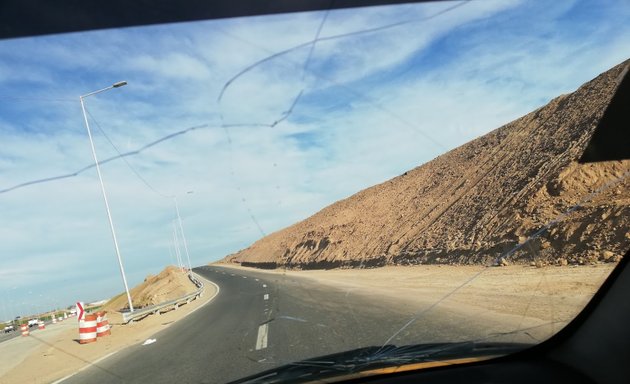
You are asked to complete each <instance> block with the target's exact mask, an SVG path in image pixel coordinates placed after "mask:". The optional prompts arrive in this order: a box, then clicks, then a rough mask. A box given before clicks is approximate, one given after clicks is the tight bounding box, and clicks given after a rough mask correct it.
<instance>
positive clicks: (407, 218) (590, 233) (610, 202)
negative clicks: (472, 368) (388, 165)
mask: <svg viewBox="0 0 630 384" xmlns="http://www.w3.org/2000/svg"><path fill="white" fill-rule="evenodd" d="M629 63H630V61H626V62H625V63H622V64H620V65H618V66H616V67H614V68H612V69H610V70H609V71H607V72H605V73H603V74H601V75H599V76H598V77H597V78H595V79H594V80H592V81H590V82H588V83H586V84H584V85H583V86H581V87H580V88H579V89H578V90H577V91H575V92H573V93H571V94H568V95H562V96H559V97H557V98H556V99H554V100H552V101H551V102H550V103H549V104H547V105H546V106H544V107H542V108H539V109H538V110H535V111H533V112H531V113H529V114H527V115H525V116H523V117H521V118H519V119H517V120H515V121H513V122H511V123H509V124H507V125H505V126H503V127H501V128H498V129H496V130H494V131H492V132H490V133H488V134H487V135H485V136H482V137H480V138H478V139H476V140H473V141H471V142H469V143H467V144H465V145H463V146H461V147H459V148H456V149H454V150H452V151H450V152H448V153H446V154H444V155H442V156H439V157H437V158H435V159H434V160H432V161H430V162H428V163H426V164H424V165H422V166H419V167H417V168H415V169H413V170H410V171H408V172H405V173H404V174H403V175H401V176H398V177H395V178H393V179H391V180H389V181H387V182H385V183H382V184H379V185H376V186H373V187H371V188H368V189H365V190H363V191H361V192H359V193H357V194H355V195H353V196H351V197H349V198H347V199H344V200H341V201H339V202H337V203H334V204H332V205H330V206H328V207H326V208H324V209H323V210H321V211H320V212H318V213H316V214H315V215H313V216H311V217H309V218H307V219H306V220H303V221H301V222H299V223H297V224H294V225H292V226H290V227H288V228H286V229H283V230H281V231H278V232H275V233H273V234H271V235H269V236H266V237H264V238H262V239H261V240H259V241H257V242H255V243H254V244H252V245H251V246H250V247H249V248H247V249H244V250H241V251H239V252H237V253H235V254H233V255H230V256H228V257H226V259H224V260H225V261H227V262H236V263H242V264H243V265H249V266H256V267H260V268H276V267H288V268H303V269H313V268H338V267H362V268H365V267H375V266H381V265H386V264H401V265H409V264H423V263H449V264H452V263H456V264H474V263H489V262H492V260H495V261H496V260H501V259H499V258H500V257H502V256H503V262H504V263H507V262H509V263H514V262H516V263H527V264H530V263H539V264H541V265H544V264H560V265H565V264H566V263H569V264H586V263H590V262H594V261H612V260H618V259H619V257H620V255H622V254H623V253H624V252H625V251H626V250H627V248H628V247H630V235H629V234H628V233H629V229H630V226H629V224H630V188H629V186H630V182H629V180H628V179H629V178H628V177H626V178H623V177H624V176H628V172H630V161H612V162H604V163H596V164H586V165H581V164H578V163H577V162H576V160H577V159H578V158H579V157H580V155H581V154H582V152H583V150H584V148H585V146H586V144H587V142H588V140H589V138H590V136H591V134H592V133H593V130H594V129H595V127H596V125H597V122H598V121H599V119H600V118H601V116H602V115H603V113H604V110H605V108H606V106H607V104H608V103H609V101H610V99H611V97H612V95H613V93H614V91H615V88H616V86H617V84H618V82H619V81H620V80H621V78H620V75H621V74H622V71H623V69H624V68H625V66H626V65H628V64H629ZM619 178H622V179H621V180H622V181H621V182H617V183H616V184H614V185H612V186H610V185H609V184H610V183H611V182H613V181H614V180H616V179H617V180H618V179H619ZM607 185H608V186H607ZM601 188H604V189H603V190H602V191H600V192H598V193H594V194H592V192H594V191H597V190H598V189H601ZM576 205H579V206H578V207H575V206H576ZM574 207H575V208H574ZM567 212H568V213H567ZM565 213H566V214H565ZM550 223H553V224H552V225H550V226H549V227H548V229H546V230H543V231H540V233H539V234H538V235H537V236H535V238H533V239H530V237H531V235H533V234H535V233H537V232H539V230H540V229H541V228H543V227H545V226H546V225H548V224H550Z"/></svg>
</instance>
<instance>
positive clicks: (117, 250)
mask: <svg viewBox="0 0 630 384" xmlns="http://www.w3.org/2000/svg"><path fill="white" fill-rule="evenodd" d="M126 84H127V82H126V81H120V82H118V83H115V84H113V85H110V86H109V87H107V88H103V89H99V90H98V91H94V92H90V93H88V94H85V95H83V96H81V97H79V99H80V100H81V110H82V111H83V119H84V120H85V128H86V129H87V133H88V137H89V139H90V147H91V148H92V156H93V157H94V165H95V166H96V173H97V174H98V180H99V182H100V184H101V192H102V193H103V201H105V210H106V211H107V220H108V221H109V228H110V230H111V232H112V238H113V239H114V249H115V250H116V256H117V257H118V266H119V267H120V275H121V276H122V280H123V284H124V285H125V292H126V293H127V301H128V302H129V310H130V311H131V312H133V304H132V302H131V294H129V286H128V285H127V278H126V277H125V269H124V268H123V264H122V258H121V257H120V249H119V248H118V240H117V238H116V230H115V229H114V222H113V220H112V214H111V211H110V209H109V202H108V201H107V193H105V184H104V183H103V176H102V175H101V167H100V166H99V164H98V159H97V158H96V150H95V149H94V141H93V140H92V131H91V130H90V123H89V122H88V118H87V113H86V112H85V103H84V101H83V99H84V98H86V97H88V96H92V95H95V94H97V93H100V92H104V91H108V90H110V89H113V88H118V87H122V86H123V85H126Z"/></svg>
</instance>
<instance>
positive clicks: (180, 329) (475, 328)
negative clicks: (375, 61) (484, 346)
mask: <svg viewBox="0 0 630 384" xmlns="http://www.w3.org/2000/svg"><path fill="white" fill-rule="evenodd" d="M195 272H196V273H198V274H200V275H202V276H203V277H205V278H207V279H208V280H211V281H213V282H214V283H216V284H217V285H218V286H219V287H220V292H219V294H218V295H217V297H216V298H215V299H214V300H213V301H212V302H210V303H208V304H206V305H205V306H204V307H201V308H200V309H199V310H197V311H196V312H194V313H192V314H190V315H189V316H187V317H186V318H184V319H182V320H180V321H178V322H177V323H175V324H173V325H172V326H171V327H169V328H167V329H165V330H163V331H161V332H159V333H157V334H156V335H155V336H153V338H155V339H156V342H154V343H152V344H149V345H136V346H132V347H130V348H127V349H125V350H123V351H121V352H118V353H117V354H115V355H113V356H111V357H109V358H107V359H105V360H103V361H101V362H98V363H97V364H96V365H93V366H91V367H90V368H87V369H85V370H83V371H81V372H79V373H78V374H76V375H74V376H72V377H70V378H69V379H67V380H65V381H64V384H71V383H224V382H228V381H232V380H236V379H239V378H242V377H244V376H247V375H251V374H254V373H258V372H261V371H263V370H266V369H270V368H273V367H276V366H280V365H284V364H288V363H291V362H296V361H299V360H303V359H306V358H311V357H317V356H322V355H326V354H330V353H335V352H341V351H346V350H351V349H355V348H359V347H366V346H373V345H379V346H380V345H382V344H383V343H384V342H385V341H386V340H388V339H389V338H390V337H391V336H392V335H394V334H395V333H396V332H397V331H399V330H400V329H401V327H402V326H404V325H405V324H407V323H408V322H409V320H410V319H411V318H413V317H414V315H417V314H418V313H419V312H421V311H422V310H423V308H421V307H420V308H409V307H405V306H403V305H400V304H397V303H393V302H389V301H386V300H384V299H381V300H377V299H375V298H372V297H370V296H369V292H355V291H347V290H340V289H335V288H331V287H326V286H320V285H318V284H317V283H315V282H313V281H312V280H309V279H305V278H296V277H289V276H285V275H271V274H266V273H258V272H251V271H243V270H235V269H228V268H220V267H200V268H197V269H195ZM493 327H494V326H493V324H491V323H488V320H487V319H486V320H484V321H483V322H478V323H475V322H474V321H471V320H470V317H469V316H464V315H462V314H458V313H455V312H452V311H446V310H440V309H439V308H436V309H433V310H431V311H430V312H429V313H428V314H427V315H423V316H422V317H421V319H419V320H418V321H415V322H413V324H411V325H410V326H408V327H407V328H405V329H404V331H402V332H400V333H399V334H398V336H397V337H395V338H394V339H392V341H391V343H394V344H397V345H401V344H413V343H421V342H433V341H461V340H463V339H470V338H471V337H483V336H484V335H487V334H488V331H489V330H491V329H493Z"/></svg>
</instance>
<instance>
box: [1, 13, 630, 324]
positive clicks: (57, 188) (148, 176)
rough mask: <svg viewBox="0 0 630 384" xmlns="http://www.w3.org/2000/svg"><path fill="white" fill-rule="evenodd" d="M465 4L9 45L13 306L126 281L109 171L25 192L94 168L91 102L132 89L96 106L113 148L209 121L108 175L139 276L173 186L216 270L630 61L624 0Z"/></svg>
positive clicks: (5, 196)
mask: <svg viewBox="0 0 630 384" xmlns="http://www.w3.org/2000/svg"><path fill="white" fill-rule="evenodd" d="M459 4H460V3H457V2H446V3H444V2H442V3H439V4H424V5H413V4H411V5H401V6H393V7H376V8H369V9H359V10H357V9H354V10H341V11H335V12H330V13H328V14H327V13H325V12H315V13H304V14H292V15H276V16H271V17H256V18H246V19H230V20H223V21H208V22H195V23H180V24H175V25H161V26H151V27H140V28H127V29H120V30H103V31H94V32H88V33H72V34H64V35H54V36H44V37H37V38H26V39H13V40H6V41H1V42H0V140H1V142H2V147H1V148H0V191H3V192H2V193H0V212H2V231H1V232H0V262H1V265H2V267H0V303H1V304H2V306H0V318H8V317H13V316H15V315H17V314H25V313H29V312H34V311H38V310H43V309H46V308H49V307H50V305H51V304H52V305H55V306H60V305H69V304H71V303H73V302H75V301H77V300H83V301H93V300H99V299H104V298H107V297H110V296H112V295H115V294H117V293H119V292H120V291H121V290H122V283H121V279H120V275H119V272H118V267H117V263H116V259H115V254H114V250H113V245H112V242H111V235H110V233H109V229H108V226H107V221H106V216H105V211H104V206H103V202H102V200H101V195H100V190H99V186H98V180H97V177H96V172H95V170H94V168H89V169H87V170H85V171H84V172H82V173H80V174H78V175H76V176H72V177H67V178H63V179H60V180H56V181H50V182H45V183H35V184H31V185H27V186H24V187H20V188H14V189H12V188H13V187H15V186H18V185H20V184H22V183H27V182H29V181H37V180H40V179H44V178H50V177H55V176H60V175H67V174H72V173H74V172H76V171H77V170H79V169H82V168H84V167H86V166H89V165H90V164H92V162H93V161H92V159H91V153H90V150H89V143H88V139H87V135H86V131H85V126H84V123H83V118H82V114H81V108H80V104H79V99H78V97H79V95H82V94H86V93H88V92H91V91H93V90H96V89H100V88H103V87H106V86H108V85H110V84H112V83H114V82H116V81H120V80H126V81H128V82H129V85H127V86H125V87H122V88H119V89H114V90H111V91H107V92H105V93H102V94H99V95H96V96H93V97H89V98H87V99H86V103H87V104H86V105H87V109H88V111H89V114H90V123H91V126H92V130H93V133H94V136H95V144H96V149H97V152H98V155H99V158H100V159H101V160H103V159H106V158H109V157H113V156H116V155H117V151H120V152H123V153H124V152H129V151H134V150H137V149H139V148H141V147H143V146H145V145H146V144H148V143H151V142H154V141H156V140H159V139H160V138H163V137H165V136H168V135H171V134H173V133H176V132H178V131H185V130H187V129H189V128H192V127H198V128H197V129H192V130H188V131H186V133H184V134H181V135H176V136H174V137H172V138H171V139H169V140H165V141H162V142H160V143H158V144H156V145H154V146H151V147H149V148H147V149H145V150H144V151H142V152H140V153H139V154H137V155H133V156H128V157H125V160H126V162H125V161H123V160H122V159H117V160H115V161H111V162H109V163H107V164H105V165H103V167H102V169H103V176H104V179H105V183H106V187H107V191H108V193H109V198H110V204H111V207H112V213H113V217H114V222H115V224H116V229H117V233H118V237H119V241H120V246H121V254H122V257H123V261H124V264H125V268H126V270H127V275H128V279H129V281H130V284H131V285H135V284H137V283H139V282H141V281H142V279H143V278H144V277H145V276H146V275H148V274H150V273H153V274H154V273H157V272H159V271H160V270H161V269H162V268H163V267H164V266H166V265H167V264H172V263H173V262H174V260H173V258H172V256H171V255H170V253H169V246H171V242H172V220H173V217H174V213H175V212H174V206H173V202H172V200H171V199H169V198H165V197H164V196H167V195H177V196H178V201H179V206H180V210H181V214H182V219H183V225H184V229H185V234H186V237H187V240H188V245H189V249H190V257H191V259H192V264H193V265H201V264H204V263H207V262H211V261H214V260H217V259H220V258H222V257H224V256H225V255H227V254H230V253H232V252H235V251H237V250H239V249H241V248H244V247H246V246H247V245H249V244H251V243H252V242H253V241H255V240H257V239H259V238H260V237H261V236H262V234H263V233H264V234H268V233H271V232H274V231H277V230H279V229H281V228H283V227H285V226H287V225H290V224H292V223H294V222H296V221H298V220H301V219H304V218H306V217H308V216H309V215H311V214H313V213H315V212H316V211H318V210H319V209H321V208H323V207H325V206H326V205H328V204H331V203H333V202H334V201H336V200H338V199H340V198H344V197H347V196H349V195H351V194H353V193H355V192H357V191H359V190H361V189H364V188H366V187H368V186H371V185H373V184H375V183H378V182H382V181H385V180H387V179H389V178H391V177H393V176H396V175H398V174H401V173H403V172H404V171H406V170H408V169H411V168H413V167H415V166H418V165H420V164H422V163H424V162H426V161H428V160H430V159H432V158H434V157H436V156H437V155H439V154H441V153H443V152H444V151H445V150H447V149H451V148H454V147H456V146H458V145H461V144H463V143H465V142H467V141H469V140H471V139H473V138H475V137H478V136H480V135H482V134H484V133H487V132H489V131H490V130H492V129H494V128H497V127H499V126H500V125H502V124H504V123H507V122H509V121H511V120H513V119H515V118H517V117H519V116H521V115H523V114H525V113H527V112H529V111H531V110H533V109H535V108H538V107H540V106H541V105H544V104H545V103H546V102H548V101H549V100H551V99H552V98H553V97H555V96H558V95H560V94H562V93H568V92H571V91H573V90H575V89H576V88H577V87H578V86H579V85H581V84H582V83H584V82H585V81H588V80H590V79H591V78H593V77H595V76H596V75H597V74H599V73H601V72H602V71H605V70H606V69H608V68H610V67H612V66H613V65H615V64H618V63H619V62H621V61H623V60H625V59H627V58H628V56H629V53H630V49H629V48H630V26H629V25H628V23H627V22H626V21H627V20H629V19H630V10H629V9H628V8H629V7H628V6H627V5H624V4H623V3H618V2H598V3H597V4H593V3H592V2H589V3H586V2H584V3H582V2H571V1H566V2H552V3H549V4H540V2H535V3H533V4H531V3H524V2H520V1H500V2H494V1H479V2H468V3H465V4H461V5H459ZM322 20H324V22H323V24H322ZM320 26H321V30H320V33H319V39H318V41H316V43H315V44H309V43H311V42H313V40H314V39H315V38H316V36H317V31H318V29H319V28H320ZM384 26H389V27H387V28H380V27H384ZM373 29H378V30H374V31H370V30H373ZM361 31H363V32H362V33H357V32H361ZM294 47H296V48H294ZM283 51H286V52H285V53H284V54H282V55H278V56H275V57H273V58H272V59H267V60H265V59H266V58H268V57H269V56H270V55H273V54H275V53H278V52H283ZM309 58H310V60H309ZM258 61H261V63H260V64H259V65H255V66H252V65H253V64H254V63H256V62H258ZM307 63H308V64H307ZM249 67H251V70H248V71H245V72H242V71H243V70H244V69H246V68H249ZM239 73H242V74H241V75H240V76H236V75H238V74H239ZM235 76H236V77H235ZM226 84H228V85H227V87H225V88H224V86H225V85H226ZM298 95H299V98H298ZM296 100H297V102H296ZM292 106H293V108H292ZM287 112H290V113H287ZM276 122H277V123H276ZM274 123H276V124H274ZM99 127H100V129H102V130H103V131H104V132H105V133H106V134H107V137H108V138H109V139H110V140H111V142H112V143H114V145H115V146H116V148H117V149H115V148H114V147H113V146H112V145H111V144H110V143H109V141H108V140H107V139H106V138H105V137H104V135H103V134H102V133H101V130H100V129H99ZM132 168H133V170H132ZM134 170H135V172H134ZM136 172H137V174H140V176H141V178H142V179H140V177H138V175H137V174H136ZM145 182H146V183H148V184H149V185H150V187H149V186H147V185H146V183H145ZM188 191H193V193H187V192H188Z"/></svg>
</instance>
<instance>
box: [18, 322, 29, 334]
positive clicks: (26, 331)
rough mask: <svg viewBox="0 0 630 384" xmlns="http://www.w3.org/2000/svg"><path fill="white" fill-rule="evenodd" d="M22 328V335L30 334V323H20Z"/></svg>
mask: <svg viewBox="0 0 630 384" xmlns="http://www.w3.org/2000/svg"><path fill="white" fill-rule="evenodd" d="M20 330H21V331H22V336H28V324H22V325H20Z"/></svg>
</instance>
